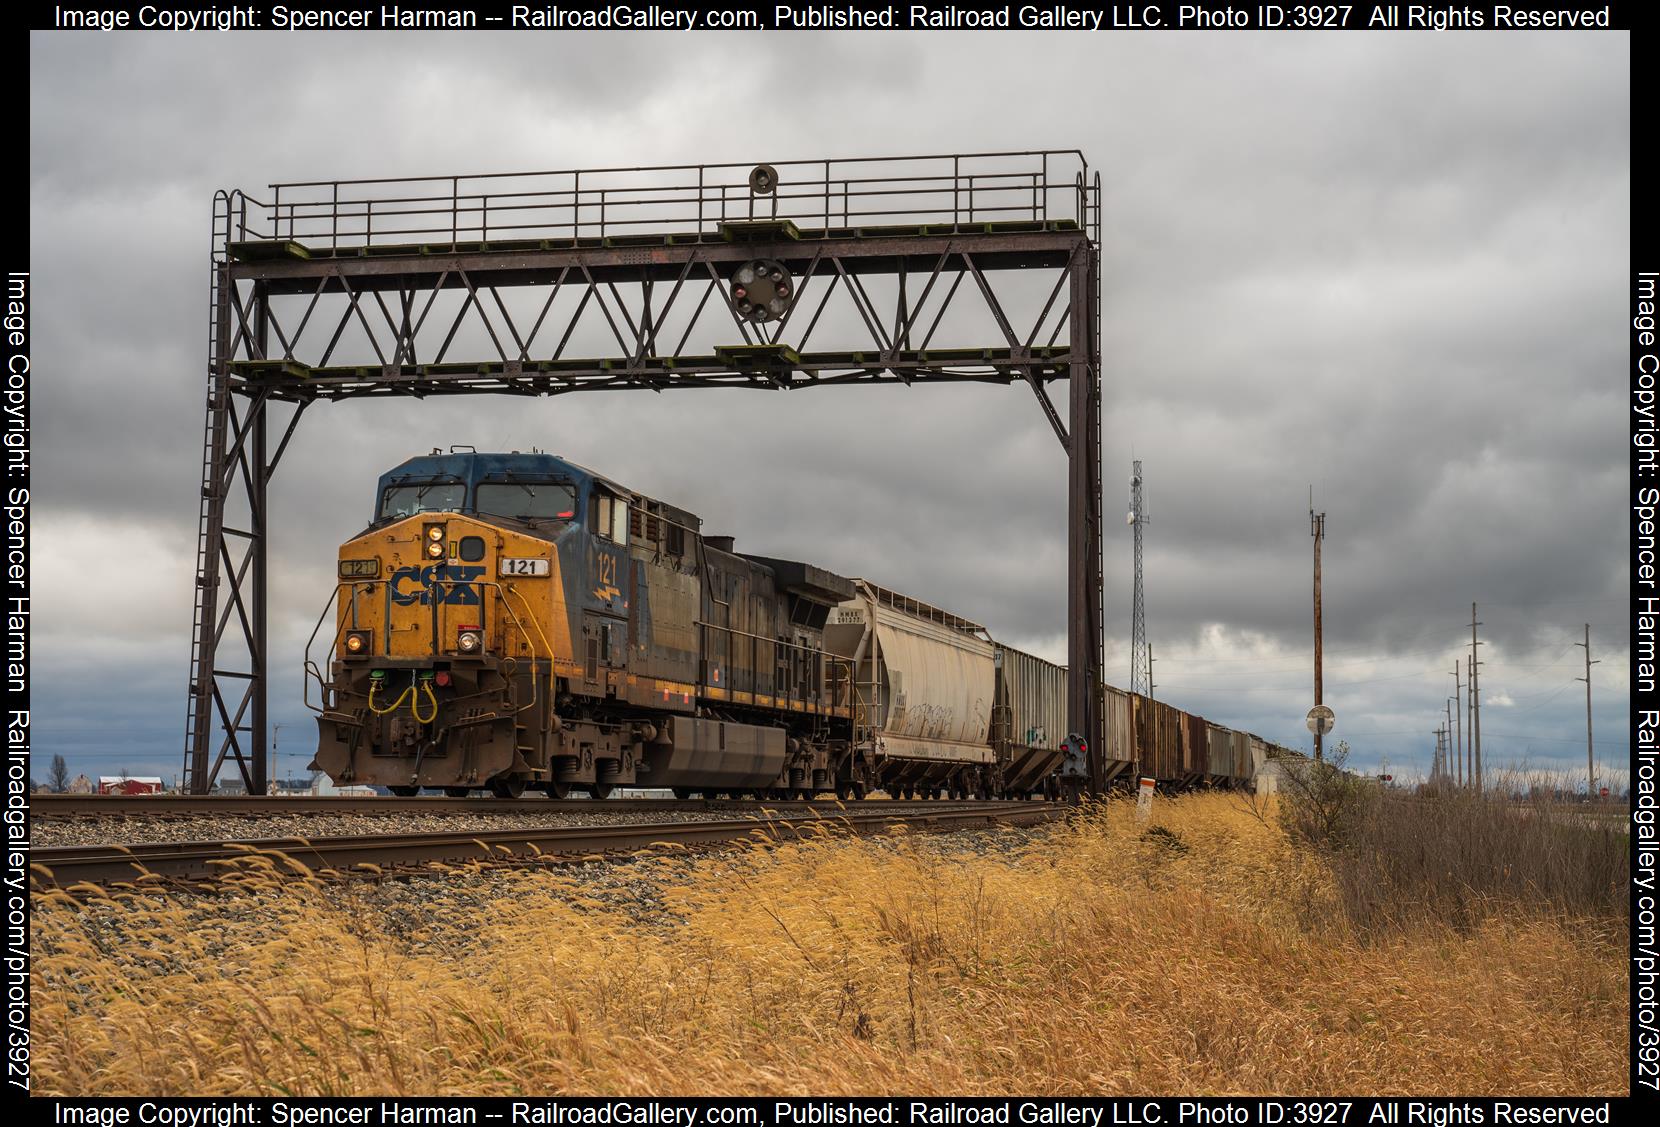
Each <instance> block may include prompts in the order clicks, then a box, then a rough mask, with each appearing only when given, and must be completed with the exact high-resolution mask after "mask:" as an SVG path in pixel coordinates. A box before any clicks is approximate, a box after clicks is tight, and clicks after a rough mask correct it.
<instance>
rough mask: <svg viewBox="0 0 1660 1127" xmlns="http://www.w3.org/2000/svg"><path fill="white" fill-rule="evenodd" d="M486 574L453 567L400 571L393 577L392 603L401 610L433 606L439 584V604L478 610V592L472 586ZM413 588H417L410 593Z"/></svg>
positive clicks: (447, 565)
mask: <svg viewBox="0 0 1660 1127" xmlns="http://www.w3.org/2000/svg"><path fill="white" fill-rule="evenodd" d="M483 574H484V568H482V567H454V566H451V565H450V564H431V565H429V566H427V567H400V568H399V569H398V570H397V571H394V572H393V573H392V579H391V588H392V601H393V602H394V603H397V604H398V605H399V606H400V607H407V606H413V605H415V604H416V603H419V604H420V605H421V606H423V607H425V606H431V605H432V585H433V583H434V582H437V583H439V584H440V585H441V586H440V587H439V595H438V602H439V604H440V605H448V606H462V605H469V606H477V605H478V602H479V599H478V588H476V587H473V586H471V584H472V582H473V581H474V580H476V579H477V578H478V577H479V576H481V575H483ZM410 588H414V589H413V590H411V589H410Z"/></svg>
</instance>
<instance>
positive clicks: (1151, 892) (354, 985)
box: [33, 795, 1628, 1095]
mask: <svg viewBox="0 0 1660 1127" xmlns="http://www.w3.org/2000/svg"><path fill="white" fill-rule="evenodd" d="M1132 809H1133V808H1132V807H1131V806H1130V805H1128V804H1125V803H1113V804H1109V805H1108V806H1106V807H1104V808H1095V809H1094V810H1092V811H1090V812H1086V813H1085V814H1083V815H1080V816H1078V817H1076V818H1074V819H1073V820H1072V821H1071V822H1069V823H1067V824H1066V825H1064V826H1060V827H1056V828H1054V829H1053V830H1050V831H1047V832H1043V833H1039V834H1036V835H1029V834H1026V833H1015V832H1013V831H1008V832H1002V833H998V832H987V833H982V834H972V835H962V836H951V837H917V838H914V839H904V838H901V839H889V840H885V841H869V840H865V841H860V840H845V839H838V838H824V839H817V840H807V841H797V842H791V843H785V844H778V845H771V846H761V845H757V846H756V847H755V848H753V849H750V850H743V851H726V852H723V853H719V854H713V855H702V856H698V857H695V858H694V857H687V856H684V855H680V854H664V855H658V856H654V857H652V858H648V859H641V860H638V861H635V862H633V863H630V864H624V865H590V866H586V867H584V868H583V869H581V870H570V869H548V868H536V869H494V870H490V871H488V872H474V873H452V874H450V875H448V876H445V877H442V878H422V879H419V880H414V881H387V882H384V883H380V884H377V883H374V882H356V883H351V884H329V883H324V882H319V881H315V880H312V879H308V878H304V877H297V876H292V875H279V874H278V873H277V872H275V871H271V870H265V869H262V868H260V867H259V866H258V865H257V864H256V865H254V866H252V867H251V868H250V870H249V871H248V873H247V874H246V875H245V876H244V877H243V878H242V879H244V880H245V881H246V882H247V884H248V885H249V886H250V891H248V892H247V893H246V894H242V895H236V896H212V897H200V896H164V895H158V894H146V895H141V894H138V893H136V892H134V893H122V894H117V895H115V896H113V897H112V896H105V895H101V894H97V893H94V892H92V891H90V890H82V891H81V892H78V893H77V894H76V895H75V896H73V897H71V896H69V895H66V894H62V893H47V894H37V896H36V898H35V907H36V914H35V918H34V939H33V952H34V980H33V982H34V998H33V1007H34V1023H33V1024H34V1053H35V1056H34V1068H35V1076H36V1084H37V1087H36V1092H37V1093H42V1094H74V1095H86V1094H116V1093H146V1094H162V1093H174V1094H221V1093H261V1094H283V1093H289V1094H329V1093H340V1094H406V1093H407V1094H451V1093H454V1094H508V1093H519V1092H528V1093H595V1092H598V1093H656V1094H679V1093H733V1094H758V1093H813V1094H840V1093H883V1092H903V1093H917V1094H923V1093H973V1094H993V1093H1013V1092H1018V1093H1103V1094H1113V1093H1130V1092H1136V1093H1230V1094H1231V1093H1250V1092H1273V1093H1285V1094H1305V1093H1325V1092H1332V1093H1354V1094H1359V1093H1374V1092H1387V1093H1413V1094H1435V1093H1463V1094H1469V1093H1503V1094H1508V1095H1520V1094H1529V1093H1537V1094H1550V1093H1557V1094H1592V1093H1605V1094H1614V1093H1619V1092H1622V1091H1623V1090H1624V1087H1625V1084H1626V1067H1627V1051H1628V1038H1627V995H1626V989H1627V972H1626V962H1625V957H1624V955H1625V952H1624V944H1625V941H1626V935H1627V927H1628V922H1627V921H1626V920H1625V919H1624V918H1623V917H1622V916H1621V915H1620V912H1619V910H1618V908H1617V907H1614V908H1606V909H1605V908H1603V907H1599V905H1601V904H1602V903H1603V901H1600V900H1595V899H1592V900H1584V899H1583V898H1581V899H1577V900H1572V902H1566V901H1563V900H1562V898H1560V897H1554V896H1553V895H1551V894H1550V892H1549V890H1548V889H1543V888H1540V887H1534V886H1532V885H1530V884H1529V883H1528V882H1527V881H1525V880H1524V881H1520V882H1512V884H1513V887H1512V884H1505V883H1504V882H1501V883H1500V884H1499V885H1498V886H1495V887H1487V886H1485V885H1481V884H1480V882H1479V881H1476V882H1475V883H1471V879H1470V877H1469V874H1467V873H1466V874H1462V875H1461V874H1457V873H1453V872H1451V871H1449V872H1448V873H1447V874H1446V876H1445V880H1446V881H1447V882H1454V881H1459V882H1463V883H1464V884H1465V885H1466V886H1467V893H1466V894H1463V895H1459V896H1457V897H1454V899H1455V900H1456V905H1457V908H1456V911H1451V910H1447V909H1445V908H1444V906H1441V905H1439V902H1438V901H1437V900H1436V899H1435V898H1434V897H1421V898H1420V900H1421V901H1422V903H1421V905H1420V907H1418V908H1414V907H1412V906H1410V905H1407V904H1399V903H1397V904H1394V905H1393V906H1392V907H1391V908H1390V910H1389V911H1387V912H1381V913H1380V912H1377V911H1372V912H1371V913H1370V914H1368V913H1367V912H1366V911H1364V910H1362V909H1363V908H1364V905H1365V904H1368V903H1371V902H1372V900H1375V899H1376V898H1375V897H1372V898H1370V899H1368V897H1366V896H1357V893H1356V887H1355V885H1356V882H1357V879H1358V878H1357V876H1356V872H1355V871H1354V866H1353V865H1350V866H1348V867H1347V868H1345V867H1344V865H1343V864H1342V863H1340V861H1334V860H1333V858H1332V857H1330V856H1328V855H1327V854H1325V853H1322V852H1321V851H1319V850H1316V849H1311V848H1306V847H1302V846H1299V845H1296V844H1293V842H1292V840H1291V839H1290V838H1288V837H1287V836H1286V833H1285V832H1284V831H1282V829H1281V828H1280V822H1279V820H1278V819H1277V818H1276V817H1275V816H1274V812H1273V811H1272V810H1266V811H1264V810H1252V809H1251V808H1250V807H1249V806H1248V804H1247V803H1245V802H1244V801H1243V800H1241V799H1238V798H1232V797H1228V796H1224V795H1202V796H1196V797H1190V798H1182V799H1175V800H1168V801H1166V800H1160V801H1158V802H1157V803H1156V804H1155V814H1154V817H1153V821H1152V823H1151V825H1150V826H1146V827H1143V826H1141V825H1139V824H1137V823H1136V821H1135V819H1134V818H1133V816H1132V813H1131V811H1132ZM1541 824H1542V825H1543V824H1544V823H1541ZM1507 832H1508V831H1507ZM1553 832H1554V831H1553ZM1380 840H1381V839H1380ZM1509 847H1510V846H1509V845H1507V846H1506V848H1509ZM1622 849H1623V846H1622ZM1557 867H1558V868H1561V866H1560V865H1558V866H1557ZM1434 869H1435V865H1434V864H1433V863H1432V864H1430V865H1429V866H1428V867H1427V868H1426V867H1424V866H1421V865H1420V866H1419V868H1418V869H1417V870H1414V872H1413V873H1411V874H1409V877H1410V879H1411V880H1413V881H1416V882H1418V883H1417V884H1414V885H1413V887H1421V886H1422V884H1423V882H1425V881H1428V882H1429V884H1430V885H1432V886H1433V885H1434V884H1436V882H1438V881H1440V880H1441V879H1442V878H1441V877H1440V876H1439V875H1438V874H1437V873H1436V872H1434V871H1432V870H1434ZM1585 875H1586V874H1583V873H1581V874H1578V875H1577V876H1576V875H1574V874H1571V873H1570V878H1571V879H1575V880H1577V879H1580V878H1581V877H1584V876H1585ZM1401 879H1408V877H1402V878H1401ZM1596 879H1602V878H1601V877H1600V876H1598V877H1597V878H1596ZM1505 880H1506V881H1509V878H1508V877H1506V878H1505ZM1611 903H1613V904H1615V905H1617V904H1618V901H1612V902H1611ZM1374 907H1375V905H1374Z"/></svg>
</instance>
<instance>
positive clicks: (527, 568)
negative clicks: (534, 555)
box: [501, 556, 548, 575]
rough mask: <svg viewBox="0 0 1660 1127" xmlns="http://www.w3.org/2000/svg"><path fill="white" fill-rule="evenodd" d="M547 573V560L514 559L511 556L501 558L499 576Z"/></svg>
mask: <svg viewBox="0 0 1660 1127" xmlns="http://www.w3.org/2000/svg"><path fill="white" fill-rule="evenodd" d="M547 573H548V561H547V560H542V559H528V558H525V557H518V558H515V557H512V556H503V557H502V558H501V574H503V575H546V574H547Z"/></svg>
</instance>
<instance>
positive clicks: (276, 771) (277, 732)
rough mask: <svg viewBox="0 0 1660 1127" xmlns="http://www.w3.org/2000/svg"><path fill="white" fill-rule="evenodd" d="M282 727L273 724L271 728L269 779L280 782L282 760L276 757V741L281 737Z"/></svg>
mask: <svg viewBox="0 0 1660 1127" xmlns="http://www.w3.org/2000/svg"><path fill="white" fill-rule="evenodd" d="M283 727H284V725H282V724H273V725H272V726H271V771H270V777H271V778H272V779H274V780H280V779H281V778H282V760H281V759H280V758H278V755H277V739H278V737H280V736H281V735H282V730H283Z"/></svg>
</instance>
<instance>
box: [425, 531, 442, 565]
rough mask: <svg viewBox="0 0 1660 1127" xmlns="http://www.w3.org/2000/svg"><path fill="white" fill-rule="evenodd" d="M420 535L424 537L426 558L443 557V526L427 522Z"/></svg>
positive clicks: (435, 558) (436, 558)
mask: <svg viewBox="0 0 1660 1127" xmlns="http://www.w3.org/2000/svg"><path fill="white" fill-rule="evenodd" d="M422 535H423V536H424V537H425V538H426V544H427V547H426V554H427V558H428V559H431V560H438V559H443V558H444V526H443V525H441V524H429V525H427V526H426V527H425V529H424V530H423V532H422Z"/></svg>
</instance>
